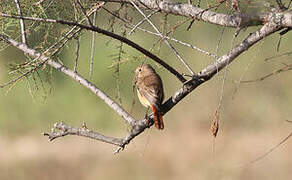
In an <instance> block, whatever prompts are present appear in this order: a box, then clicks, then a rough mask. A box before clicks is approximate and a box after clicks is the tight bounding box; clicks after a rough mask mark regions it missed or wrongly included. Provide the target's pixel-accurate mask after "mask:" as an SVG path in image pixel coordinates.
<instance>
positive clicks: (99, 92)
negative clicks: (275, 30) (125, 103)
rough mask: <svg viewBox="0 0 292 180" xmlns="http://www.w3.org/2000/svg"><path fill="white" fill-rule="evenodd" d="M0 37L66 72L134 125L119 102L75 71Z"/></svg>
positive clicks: (42, 61) (133, 120)
mask: <svg viewBox="0 0 292 180" xmlns="http://www.w3.org/2000/svg"><path fill="white" fill-rule="evenodd" d="M0 39H2V40H4V41H5V42H7V43H9V44H11V45H12V46H14V47H16V48H18V49H19V50H21V51H23V52H24V53H26V54H28V55H29V56H31V57H33V58H39V60H40V61H41V63H47V64H48V65H50V66H52V67H53V68H55V69H57V70H58V71H60V72H62V73H64V74H66V75H67V76H69V77H71V78H73V79H74V80H75V81H77V82H79V83H80V84H81V85H83V86H84V87H86V88H88V89H89V90H91V91H92V92H93V93H94V94H96V95H97V96H98V97H99V98H100V99H102V100H103V101H104V102H105V103H106V104H107V105H108V106H110V107H111V108H112V109H113V110H114V111H116V113H117V114H119V115H120V116H121V117H122V118H124V119H125V120H126V121H127V122H128V124H130V125H131V126H134V125H135V122H136V121H137V120H135V118H133V117H132V116H131V115H130V114H129V113H128V112H127V111H126V110H124V109H123V108H122V107H121V106H120V105H119V104H117V103H116V102H114V101H113V100H112V99H111V98H110V97H109V96H107V95H106V94H105V93H104V92H103V91H102V90H100V89H99V88H97V87H96V86H95V85H94V84H92V83H91V82H89V81H88V80H86V79H85V78H83V77H82V76H81V75H79V74H78V73H77V72H74V71H72V70H70V69H68V68H67V67H66V66H64V65H62V64H60V63H58V62H56V61H54V60H52V59H50V58H49V57H46V56H44V55H42V54H40V53H38V52H37V51H35V50H34V49H31V48H29V47H27V45H25V44H22V43H19V42H17V41H15V40H13V39H10V38H8V37H7V36H5V35H2V34H0Z"/></svg>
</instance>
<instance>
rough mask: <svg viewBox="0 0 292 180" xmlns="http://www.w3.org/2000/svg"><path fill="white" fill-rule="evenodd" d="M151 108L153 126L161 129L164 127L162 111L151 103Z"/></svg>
mask: <svg viewBox="0 0 292 180" xmlns="http://www.w3.org/2000/svg"><path fill="white" fill-rule="evenodd" d="M151 108H152V112H153V117H154V118H153V120H154V124H155V127H156V128H157V129H160V130H162V129H163V128H164V124H163V118H162V113H161V112H160V111H159V110H158V109H157V108H156V107H155V106H154V105H152V106H151Z"/></svg>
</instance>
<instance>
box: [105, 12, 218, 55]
mask: <svg viewBox="0 0 292 180" xmlns="http://www.w3.org/2000/svg"><path fill="white" fill-rule="evenodd" d="M103 9H104V10H105V11H106V12H107V13H109V14H111V15H112V16H115V17H116V18H118V19H119V20H121V21H122V22H125V23H128V25H127V26H130V28H133V26H134V25H131V24H130V22H128V21H126V20H125V19H123V18H121V17H119V16H117V15H116V14H114V13H112V12H111V11H109V10H108V9H106V8H103ZM137 29H139V30H141V31H143V32H147V33H149V34H153V35H155V36H159V37H160V34H159V33H155V32H152V31H149V30H146V29H143V28H141V27H137ZM165 38H166V39H169V40H171V41H174V42H176V43H179V44H181V45H184V46H187V47H190V48H192V49H194V50H197V51H199V52H201V53H203V54H205V55H207V56H211V57H213V58H215V59H217V58H218V57H217V56H216V55H215V54H213V53H210V52H208V51H205V50H203V49H201V48H198V47H196V46H194V45H191V44H188V43H186V42H182V41H180V40H177V39H175V38H171V37H169V36H165V35H163V38H162V39H165Z"/></svg>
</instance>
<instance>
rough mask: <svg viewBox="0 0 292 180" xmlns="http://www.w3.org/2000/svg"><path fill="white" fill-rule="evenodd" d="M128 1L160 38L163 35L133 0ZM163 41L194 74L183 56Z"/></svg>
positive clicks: (166, 41) (165, 40)
mask: <svg viewBox="0 0 292 180" xmlns="http://www.w3.org/2000/svg"><path fill="white" fill-rule="evenodd" d="M130 2H131V4H132V5H133V6H134V7H135V8H136V9H137V11H138V12H139V13H140V14H141V15H142V16H143V17H144V18H145V19H146V20H147V21H148V22H149V24H150V25H151V26H152V27H153V29H154V30H155V31H156V32H157V33H158V34H159V36H160V37H161V38H163V35H162V34H161V32H160V31H159V30H158V28H157V27H156V26H155V25H154V24H153V23H152V22H151V21H150V20H149V18H148V17H147V16H146V15H145V14H144V13H143V12H142V11H141V10H140V8H139V7H138V6H137V5H136V4H135V3H134V2H133V1H130ZM164 42H165V43H166V44H167V45H168V46H169V47H170V49H171V50H172V51H173V52H174V54H175V55H176V56H177V57H178V59H179V60H180V61H181V62H182V63H183V64H184V65H185V66H186V68H187V69H188V70H189V71H190V73H191V74H192V75H194V74H195V73H194V72H193V70H192V69H191V67H190V66H189V65H188V64H187V63H186V61H185V60H184V59H183V57H182V56H181V55H180V54H179V53H178V51H177V50H176V49H175V48H174V47H173V46H172V45H171V44H170V43H169V42H168V40H167V39H164Z"/></svg>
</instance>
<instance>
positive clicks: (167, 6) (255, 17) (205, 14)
mask: <svg viewBox="0 0 292 180" xmlns="http://www.w3.org/2000/svg"><path fill="white" fill-rule="evenodd" d="M96 1H104V2H116V3H130V2H131V1H132V0H96ZM133 2H134V3H135V4H137V5H138V6H139V7H143V8H147V9H152V10H160V11H162V12H165V13H169V14H173V15H179V16H185V17H190V18H194V19H196V20H201V21H204V22H207V23H211V24H217V25H220V26H227V27H234V28H237V27H245V26H257V25H263V24H264V23H265V22H266V19H268V17H270V16H271V14H273V15H274V16H279V17H281V19H282V20H281V21H282V26H283V27H292V12H291V11H287V12H278V13H274V12H266V13H260V12H257V13H254V14H243V13H238V14H231V15H228V14H222V13H216V12H213V11H210V10H205V9H202V8H199V7H196V6H193V5H191V4H183V3H177V2H170V1H156V0H133Z"/></svg>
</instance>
